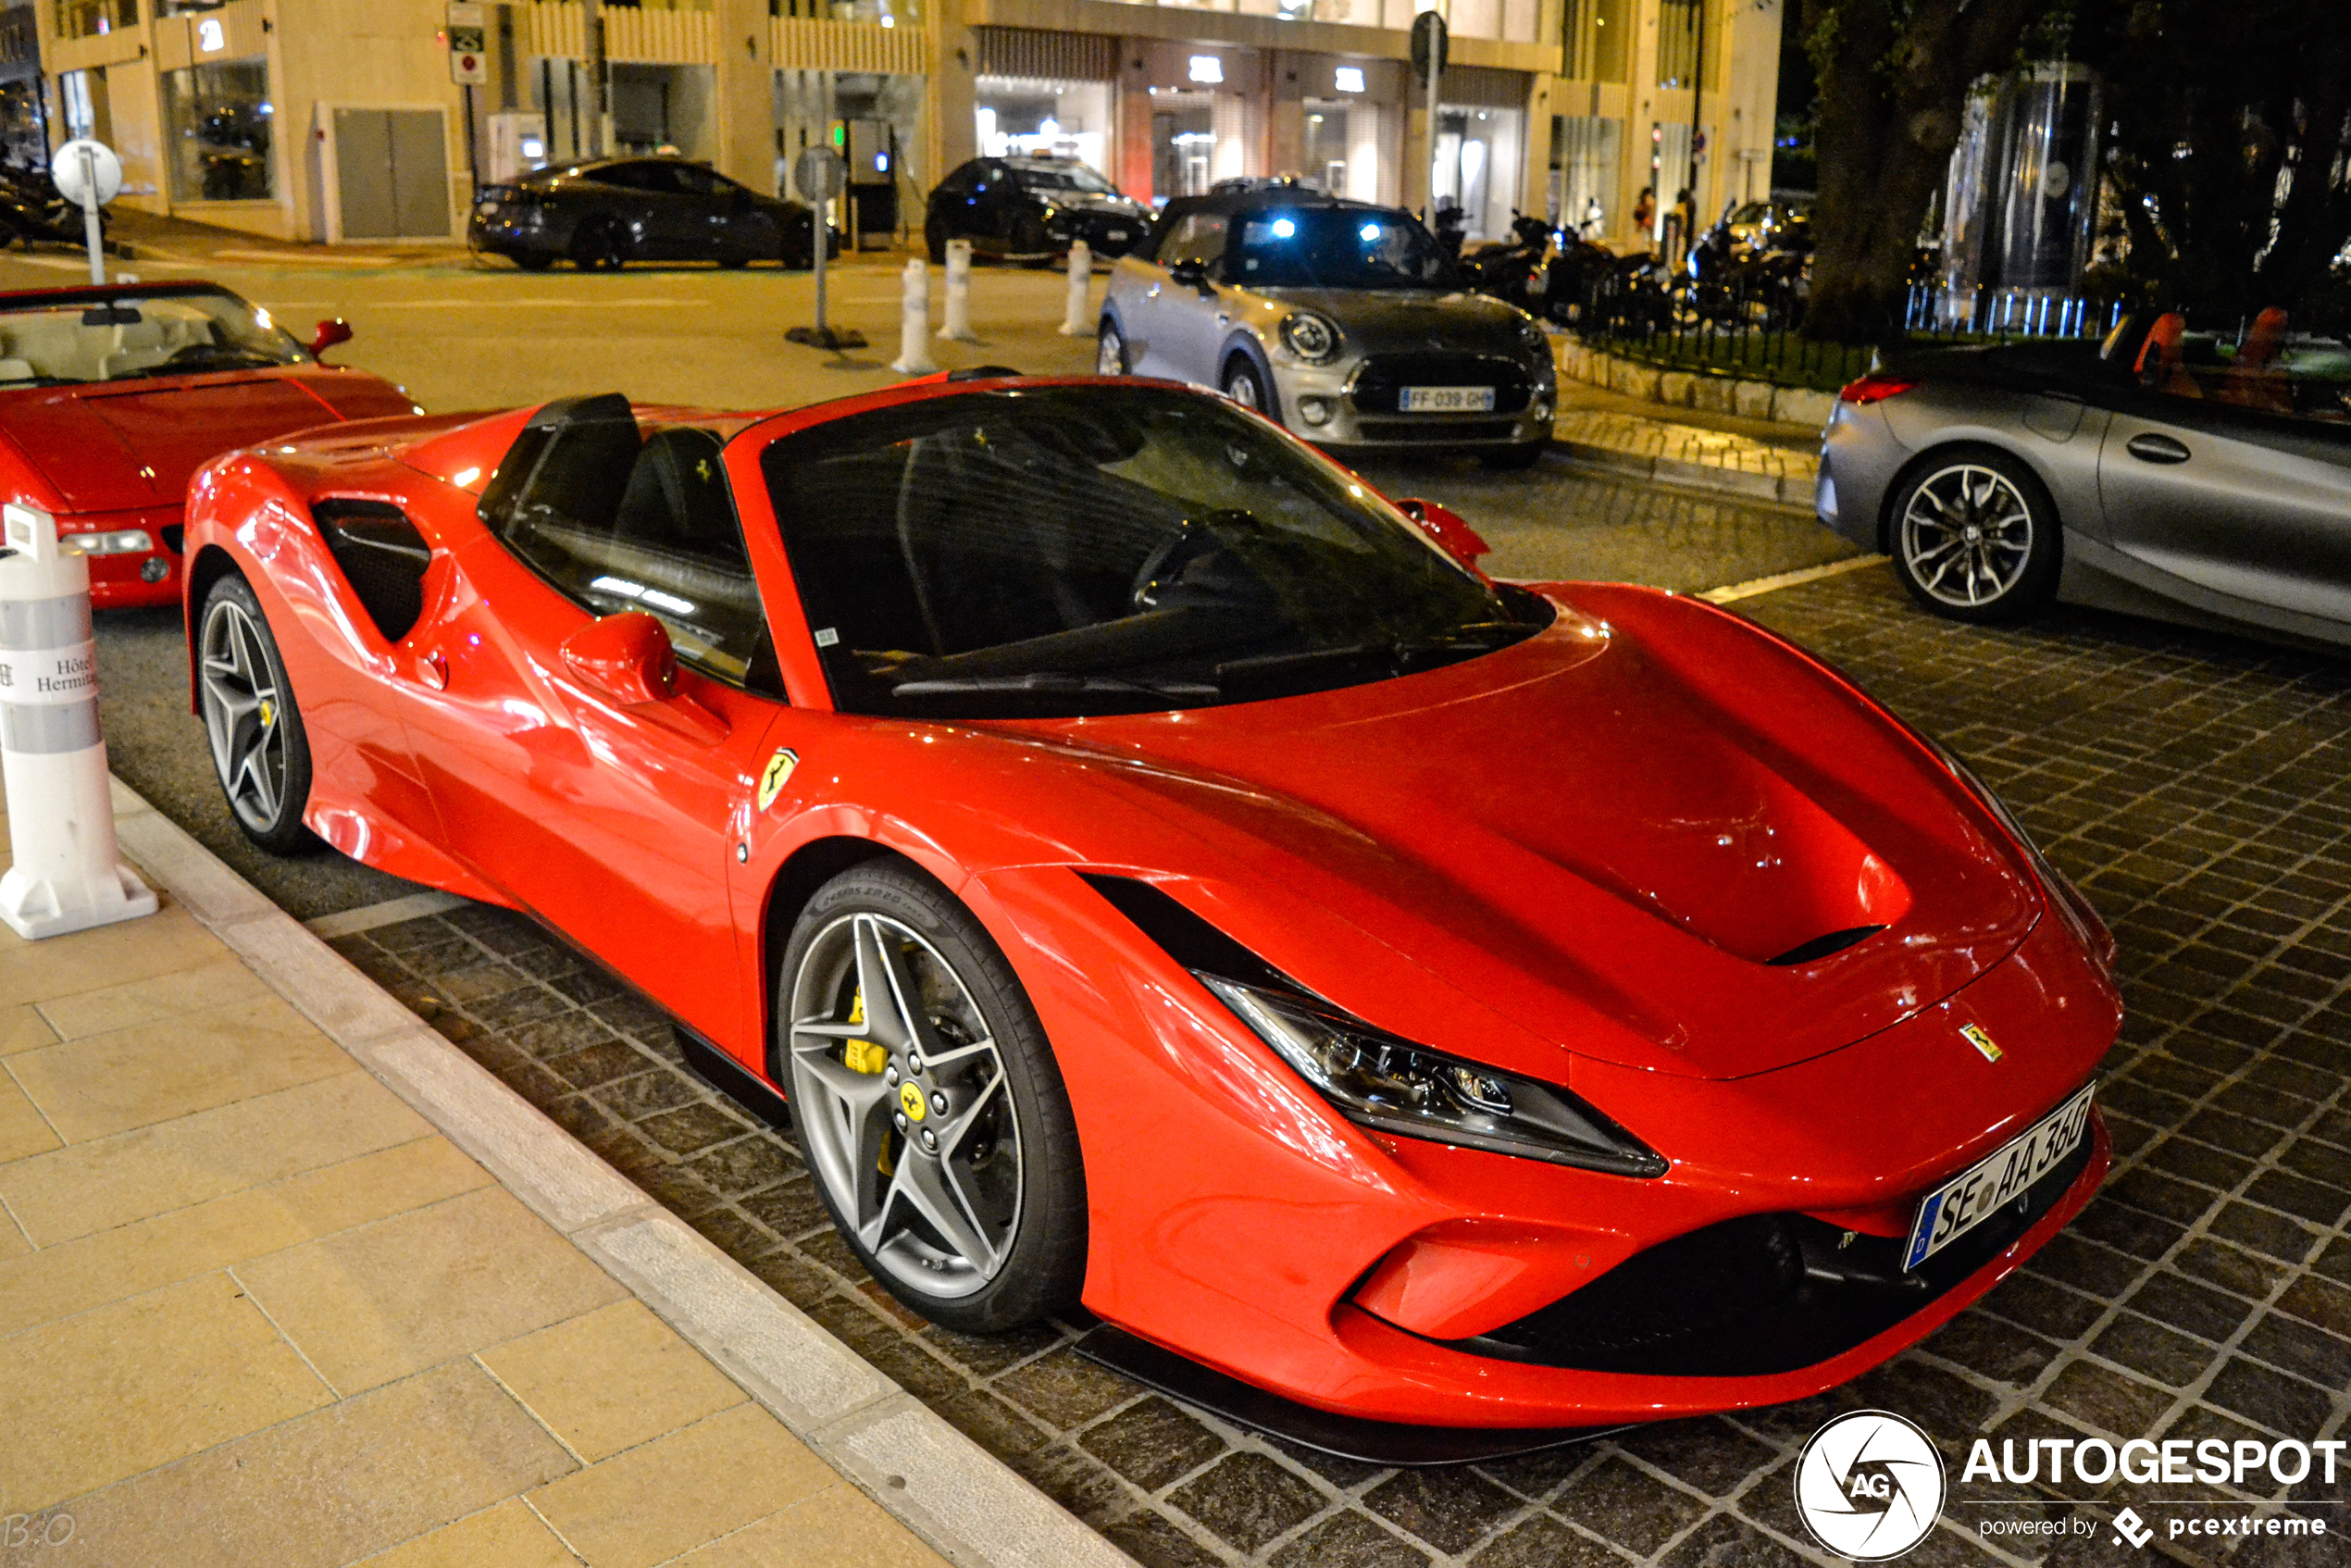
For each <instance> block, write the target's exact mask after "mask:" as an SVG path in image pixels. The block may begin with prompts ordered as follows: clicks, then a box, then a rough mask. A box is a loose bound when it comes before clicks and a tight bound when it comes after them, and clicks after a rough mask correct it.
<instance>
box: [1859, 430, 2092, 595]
mask: <svg viewBox="0 0 2351 1568" xmlns="http://www.w3.org/2000/svg"><path fill="white" fill-rule="evenodd" d="M1892 531H1893V538H1892V540H1891V541H1889V542H1890V543H1891V544H1892V545H1893V551H1892V554H1893V556H1894V569H1895V571H1896V573H1897V575H1898V576H1899V577H1900V578H1901V579H1902V586H1903V587H1905V588H1907V589H1909V591H1910V596H1911V597H1912V598H1914V599H1916V600H1917V601H1918V602H1919V603H1920V604H1922V605H1924V606H1925V607H1926V608H1928V609H1930V610H1932V611H1934V613H1935V614H1936V615H1939V616H1948V617H1950V618H1951V619H1953V620H1961V621H1976V622H1991V621H2009V620H2016V619H2018V618H2020V617H2021V616H2028V615H2031V614H2032V613H2033V612H2034V611H2035V610H2038V609H2040V608H2042V607H2043V606H2044V605H2046V604H2048V603H2049V601H2050V600H2051V599H2053V598H2055V597H2056V596H2057V585H2058V566H2059V542H2058V517H2057V505H2056V504H2055V503H2054V502H2052V501H2051V500H2050V499H2049V492H2048V491H2047V490H2046V488H2045V487H2044V486H2043V485H2042V483H2041V481H2040V479H2038V478H2036V477H2035V476H2034V473H2033V471H2032V470H2031V469H2029V468H2027V467H2025V466H2024V465H2023V464H2021V463H2020V462H2018V461H2017V460H2016V459H2015V458H2013V457H2010V456H2009V455H2008V454H2006V453H2002V452H1996V451H1993V450H1991V449H1989V448H1973V447H1969V448H1957V449H1954V450H1952V451H1950V452H1947V453H1942V454H1937V455H1936V456H1935V457H1934V458H1932V459H1930V460H1929V461H1928V462H1927V463H1926V464H1924V465H1923V466H1922V467H1920V469H1919V470H1918V472H1917V473H1916V474H1915V475H1913V476H1912V477H1911V479H1910V480H1909V483H1907V484H1905V485H1904V486H1903V487H1902V489H1901V491H1900V492H1898V493H1897V495H1896V497H1895V503H1894V526H1893V530H1892Z"/></svg>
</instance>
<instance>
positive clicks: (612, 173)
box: [587, 163, 645, 191]
mask: <svg viewBox="0 0 2351 1568" xmlns="http://www.w3.org/2000/svg"><path fill="white" fill-rule="evenodd" d="M587 174H588V178H589V179H591V180H594V181H595V182H596V183H597V184H599V185H616V186H618V187H619V188H620V189H622V190H624V191H641V190H643V189H644V188H645V181H644V176H643V174H642V173H641V166H639V165H637V164H633V163H616V164H611V165H608V166H607V167H605V168H591V169H589V170H588V171H587Z"/></svg>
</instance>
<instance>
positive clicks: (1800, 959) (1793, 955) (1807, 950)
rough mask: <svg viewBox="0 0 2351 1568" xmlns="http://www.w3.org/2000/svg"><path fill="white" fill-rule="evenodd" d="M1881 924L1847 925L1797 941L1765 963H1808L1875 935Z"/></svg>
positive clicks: (1781, 964)
mask: <svg viewBox="0 0 2351 1568" xmlns="http://www.w3.org/2000/svg"><path fill="white" fill-rule="evenodd" d="M1883 930H1885V927H1883V926H1848V927H1846V928H1845V929H1844V930H1842V931H1831V932H1830V933H1829V934H1828V935H1827V936H1825V937H1814V938H1813V939H1812V940H1810V941H1809V942H1798V943H1797V944H1796V945H1795V946H1794V947H1792V948H1790V949H1788V950H1787V951H1786V952H1784V953H1782V954H1780V955H1779V956H1778V957H1777V958H1767V959H1765V960H1764V961H1763V962H1764V963H1766V964H1778V965H1780V966H1781V967H1783V968H1785V967H1786V966H1787V965H1789V964H1810V963H1811V962H1812V960H1814V959H1816V958H1826V957H1827V956H1828V955H1829V954H1830V953H1833V952H1844V951H1845V950H1846V949H1847V948H1848V947H1851V946H1852V945H1853V944H1854V943H1855V942H1858V941H1861V940H1865V939H1867V938H1870V937H1874V936H1876V935H1877V934H1878V933H1879V932H1880V931H1883Z"/></svg>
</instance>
